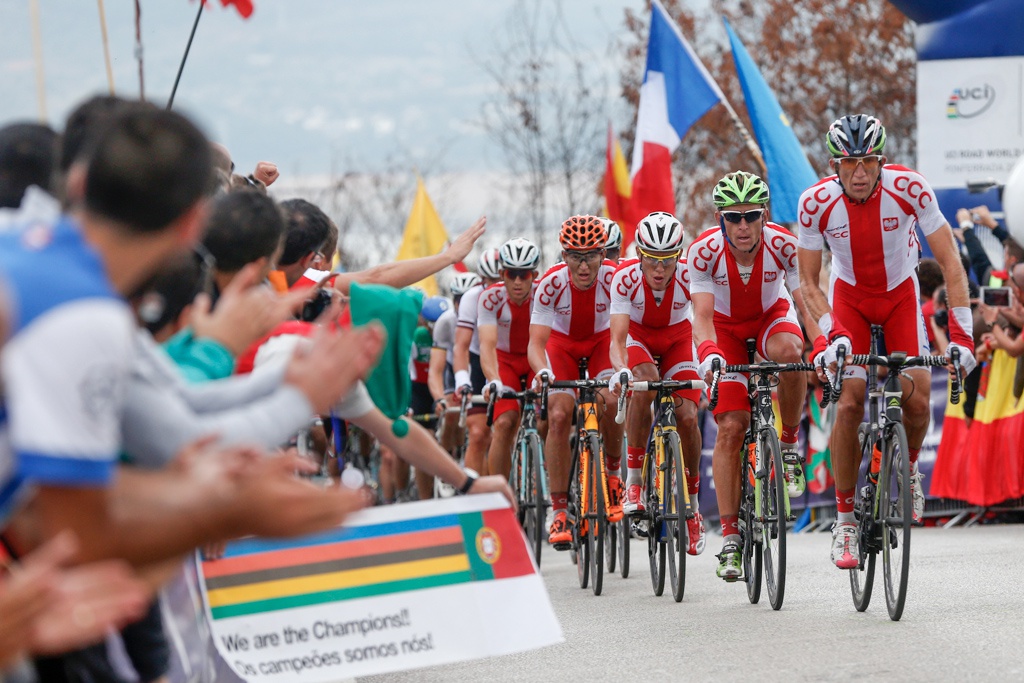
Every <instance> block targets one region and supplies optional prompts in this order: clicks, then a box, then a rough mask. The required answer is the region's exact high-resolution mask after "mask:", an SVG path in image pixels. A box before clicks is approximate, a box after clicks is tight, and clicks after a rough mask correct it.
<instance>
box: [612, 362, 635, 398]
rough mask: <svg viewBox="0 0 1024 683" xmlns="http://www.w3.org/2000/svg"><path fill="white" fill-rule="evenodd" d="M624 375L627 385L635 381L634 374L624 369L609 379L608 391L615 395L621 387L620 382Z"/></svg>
mask: <svg viewBox="0 0 1024 683" xmlns="http://www.w3.org/2000/svg"><path fill="white" fill-rule="evenodd" d="M622 373H626V385H627V386H628V385H629V383H630V382H632V381H633V373H632V372H630V370H629V368H622V369H621V370H618V371H616V372H613V373H612V376H611V377H609V378H608V390H609V391H611V392H612V393H615V390H616V389H617V388H618V387H619V383H620V380H621V379H622Z"/></svg>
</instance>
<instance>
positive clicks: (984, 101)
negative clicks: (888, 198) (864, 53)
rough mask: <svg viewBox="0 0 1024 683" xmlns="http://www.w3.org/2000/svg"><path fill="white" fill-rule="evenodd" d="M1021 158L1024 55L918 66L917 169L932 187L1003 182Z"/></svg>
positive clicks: (930, 63)
mask: <svg viewBox="0 0 1024 683" xmlns="http://www.w3.org/2000/svg"><path fill="white" fill-rule="evenodd" d="M883 123H884V120H883ZM1022 154H1024V57H994V58H985V59H942V60H932V61H921V62H918V64H917V170H919V171H920V172H921V173H923V174H924V176H925V177H926V178H928V181H929V182H930V183H931V185H932V186H933V187H936V188H963V187H964V186H965V183H967V182H969V181H979V180H986V179H989V178H992V179H994V180H996V181H997V182H1000V183H1005V182H1006V179H1007V177H1008V176H1009V175H1010V170H1011V169H1012V168H1013V165H1014V163H1015V162H1016V161H1017V159H1018V158H1019V157H1020V156H1021V155H1022Z"/></svg>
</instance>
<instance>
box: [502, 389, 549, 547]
mask: <svg viewBox="0 0 1024 683" xmlns="http://www.w3.org/2000/svg"><path fill="white" fill-rule="evenodd" d="M498 398H499V397H498V396H497V395H496V393H495V394H492V395H491V396H490V401H489V402H488V404H487V426H488V427H490V426H491V425H492V424H493V422H494V406H495V402H496V400H497V399H498ZM500 398H504V399H514V400H516V401H519V407H520V414H521V416H522V417H521V418H520V421H519V431H518V432H517V433H516V440H515V445H514V446H513V447H512V467H511V470H510V472H509V480H508V481H509V485H510V486H511V487H512V493H513V494H514V495H515V497H516V505H517V506H518V515H519V524H520V525H521V526H522V527H523V532H524V533H525V534H526V540H527V542H528V544H529V547H530V550H532V551H533V558H534V560H535V561H536V562H537V566H538V567H539V566H540V556H541V549H542V548H543V547H544V545H545V543H546V542H547V525H546V521H547V513H548V508H549V507H550V506H551V497H550V493H549V491H548V477H547V468H546V465H545V463H544V441H543V439H541V438H540V433H539V432H538V431H537V419H538V418H537V414H538V410H537V402H538V401H539V402H540V411H539V412H540V419H541V420H546V419H547V401H548V381H547V377H544V378H542V384H541V390H540V391H539V392H538V391H532V390H530V389H526V390H524V391H510V390H507V389H506V390H505V391H504V392H502V395H501V397H500Z"/></svg>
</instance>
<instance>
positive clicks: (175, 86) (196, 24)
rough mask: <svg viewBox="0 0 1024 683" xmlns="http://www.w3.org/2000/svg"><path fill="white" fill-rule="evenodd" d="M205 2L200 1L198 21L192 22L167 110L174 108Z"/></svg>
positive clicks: (197, 14) (197, 13)
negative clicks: (182, 73) (175, 97)
mask: <svg viewBox="0 0 1024 683" xmlns="http://www.w3.org/2000/svg"><path fill="white" fill-rule="evenodd" d="M203 7H204V5H203V0H199V11H198V12H196V20H195V21H194V22H192V33H190V34H188V44H187V45H185V54H183V55H182V56H181V66H179V67H178V75H177V76H175V77H174V87H172V88H171V97H170V99H168V100H167V108H168V109H170V108H171V107H172V106H174V94H175V93H176V92H178V82H179V81H181V72H182V71H184V70H185V60H186V59H188V51H189V50H191V49H192V39H193V38H195V37H196V27H198V26H199V18H200V17H201V16H203Z"/></svg>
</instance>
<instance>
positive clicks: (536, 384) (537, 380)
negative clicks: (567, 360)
mask: <svg viewBox="0 0 1024 683" xmlns="http://www.w3.org/2000/svg"><path fill="white" fill-rule="evenodd" d="M542 377H547V378H548V384H551V383H552V382H554V381H555V373H553V372H551V369H550V368H541V369H540V370H538V371H537V374H536V375H534V376H533V390H534V391H540V389H541V382H542V381H543V380H542V379H541V378H542Z"/></svg>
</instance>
